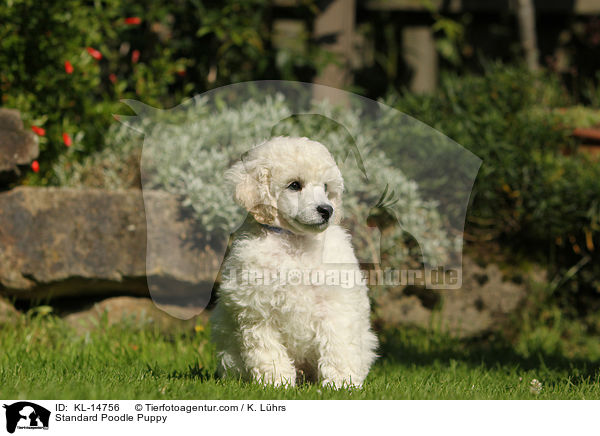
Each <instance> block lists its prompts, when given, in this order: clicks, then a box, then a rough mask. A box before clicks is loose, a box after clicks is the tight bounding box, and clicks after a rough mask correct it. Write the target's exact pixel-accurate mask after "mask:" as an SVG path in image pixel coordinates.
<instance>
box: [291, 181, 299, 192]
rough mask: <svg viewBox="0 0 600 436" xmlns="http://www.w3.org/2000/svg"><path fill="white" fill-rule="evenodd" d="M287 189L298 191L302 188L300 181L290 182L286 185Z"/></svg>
mask: <svg viewBox="0 0 600 436" xmlns="http://www.w3.org/2000/svg"><path fill="white" fill-rule="evenodd" d="M288 189H291V190H292V191H300V190H301V189H302V185H301V184H300V182H292V183H290V184H289V185H288Z"/></svg>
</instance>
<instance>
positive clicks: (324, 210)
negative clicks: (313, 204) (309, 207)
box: [317, 204, 333, 221]
mask: <svg viewBox="0 0 600 436" xmlns="http://www.w3.org/2000/svg"><path fill="white" fill-rule="evenodd" d="M317 212H319V213H320V214H321V216H322V217H323V219H324V220H325V221H329V217H331V214H332V213H333V207H331V206H330V205H328V204H322V205H321V206H317Z"/></svg>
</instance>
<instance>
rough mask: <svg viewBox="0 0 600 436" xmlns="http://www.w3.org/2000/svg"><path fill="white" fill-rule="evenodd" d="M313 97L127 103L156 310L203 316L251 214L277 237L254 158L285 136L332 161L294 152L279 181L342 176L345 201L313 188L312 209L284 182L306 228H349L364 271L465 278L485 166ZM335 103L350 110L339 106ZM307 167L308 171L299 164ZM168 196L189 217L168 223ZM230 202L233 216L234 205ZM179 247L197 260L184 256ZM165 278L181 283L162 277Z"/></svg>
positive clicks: (364, 103)
mask: <svg viewBox="0 0 600 436" xmlns="http://www.w3.org/2000/svg"><path fill="white" fill-rule="evenodd" d="M315 88H320V86H319V85H310V84H301V83H296V82H283V81H265V82H248V83H240V84H235V85H230V86H227V87H223V88H218V89H215V90H212V91H209V92H207V93H205V94H202V95H201V96H198V97H196V98H194V99H192V100H189V101H187V102H185V103H183V104H181V105H180V106H178V107H176V108H173V109H170V110H167V111H163V110H158V109H155V108H152V107H149V106H147V105H144V104H142V103H140V102H136V101H131V100H127V101H125V103H126V104H128V105H129V106H130V107H131V108H132V109H133V110H134V111H135V112H136V116H132V117H125V116H120V119H121V121H122V122H123V123H124V124H125V125H126V126H127V127H131V128H133V129H134V130H136V131H138V132H140V133H143V135H144V144H143V150H142V158H141V171H142V188H143V196H144V205H145V209H146V210H145V212H146V220H147V234H148V236H147V255H146V266H147V271H148V274H147V278H148V286H149V289H150V293H151V295H152V297H153V299H154V301H155V303H157V305H158V306H159V307H160V308H161V309H163V310H165V311H167V312H169V313H170V314H171V315H173V316H177V317H183V316H181V314H179V313H177V312H175V311H173V310H172V305H175V304H178V305H181V303H182V302H187V303H189V305H190V306H193V307H196V308H198V310H197V311H196V313H192V312H193V310H192V311H190V312H189V313H188V316H186V317H190V316H194V315H196V314H197V313H199V312H201V311H202V310H203V308H204V307H206V305H207V304H208V302H209V300H210V297H211V293H212V289H213V284H214V283H215V282H216V281H218V275H219V269H220V266H221V262H222V260H223V258H224V257H225V254H226V251H227V246H228V240H229V236H230V235H231V234H232V233H234V232H235V231H236V229H237V228H238V227H240V225H241V224H242V223H243V222H244V221H245V217H246V216H247V215H248V214H249V213H250V214H252V215H253V216H254V218H255V219H256V220H257V221H258V222H259V223H261V224H264V225H268V226H269V225H270V226H273V227H276V228H279V227H280V225H281V224H282V223H281V218H282V214H281V212H282V211H281V210H280V206H281V205H278V204H277V199H275V198H274V196H273V195H270V193H269V192H268V190H267V189H266V188H267V187H268V185H269V183H272V182H273V180H274V179H273V178H272V174H270V173H269V169H268V168H266V166H265V165H262V166H261V161H260V159H256V157H257V154H258V153H257V151H258V150H257V149H255V146H256V145H257V144H261V143H265V141H268V140H270V139H273V138H276V137H278V136H287V137H293V138H302V137H306V138H308V139H307V140H311V141H315V142H318V143H320V144H323V145H324V146H325V147H326V148H327V149H328V151H329V154H330V156H332V157H333V161H332V162H330V164H331V165H328V166H327V162H328V159H329V157H327V155H326V154H325V153H317V155H318V156H317V155H315V156H313V159H312V161H311V160H310V159H311V157H310V156H308V155H303V154H302V152H298V153H297V154H296V156H295V157H294V159H296V161H294V160H293V159H292V160H291V161H290V159H291V157H290V156H282V155H281V153H279V155H277V153H276V152H275V150H274V154H273V153H272V154H273V155H272V156H271V158H272V159H271V162H268V164H269V165H271V166H273V165H277V166H278V167H281V169H282V174H283V173H285V174H286V175H287V174H288V173H290V174H291V173H293V171H294V170H296V171H305V170H304V167H303V166H302V165H305V166H306V165H307V162H308V161H310V162H312V163H313V164H314V166H315V167H316V166H319V165H320V166H323V165H326V166H327V168H330V169H332V171H333V168H339V171H340V172H341V175H342V178H343V185H344V192H343V195H340V198H334V197H335V195H333V196H332V194H334V193H335V190H336V189H337V188H336V185H335V180H336V178H335V177H333V178H331V181H328V182H327V181H323V182H324V183H322V186H316V185H315V186H313V187H312V188H314V189H311V192H310V195H311V198H308V197H306V198H304V197H302V195H300V194H298V192H297V191H294V187H295V185H294V184H293V182H295V181H298V182H301V181H302V180H300V179H299V180H286V181H285V182H289V184H288V185H286V186H285V188H286V189H285V190H284V189H283V188H282V187H279V188H282V189H280V191H281V192H285V195H286V196H288V197H290V198H298V201H299V203H298V206H302V205H304V206H306V211H305V212H302V214H303V216H302V217H300V218H301V219H300V221H301V222H304V224H308V225H309V226H310V225H311V224H315V223H317V224H319V223H318V221H319V220H321V221H322V220H325V221H327V220H331V222H334V223H335V222H338V221H339V220H340V219H341V218H343V221H342V225H343V226H344V227H346V228H348V229H349V230H350V233H351V234H352V237H353V242H354V245H355V248H356V256H357V258H358V260H359V262H360V263H361V264H363V265H375V266H376V267H377V268H380V267H381V266H382V263H384V262H388V263H389V264H390V265H391V266H392V267H394V268H396V267H399V268H402V267H403V266H400V265H405V263H406V262H405V261H406V259H408V258H409V257H418V258H420V260H419V262H420V263H421V264H420V267H421V268H422V269H425V270H426V271H435V270H438V269H440V268H441V269H443V270H448V269H456V270H458V271H459V272H460V269H461V267H462V234H463V230H464V223H465V217H466V210H467V206H468V204H469V199H470V195H471V190H472V186H473V183H474V180H475V177H476V175H477V172H478V170H479V166H480V164H481V160H480V159H479V158H478V157H477V156H475V155H473V154H472V153H470V152H469V151H468V150H466V149H464V148H463V147H461V146H460V145H459V144H457V143H455V142H454V141H452V140H451V139H449V138H447V137H446V136H444V135H443V134H441V133H440V132H437V131H436V130H434V129H432V128H430V127H429V126H426V125H425V124H423V123H421V122H419V121H417V120H415V119H413V118H411V117H409V116H408V115H405V114H402V113H401V112H399V111H397V110H395V109H393V108H391V107H389V106H386V105H384V104H381V103H378V102H375V101H372V100H369V99H367V98H363V97H360V96H357V95H355V94H351V93H348V92H345V91H341V90H333V89H328V91H329V92H328V93H327V95H328V98H329V101H315V100H314V99H313V98H312V97H313V95H315V92H314V91H315ZM336 96H337V98H336ZM336 100H337V101H340V102H344V103H343V104H341V105H336ZM324 120H326V121H327V122H325V121H324ZM124 129H125V130H126V128H124ZM275 155H277V156H275ZM280 155H281V156H280ZM278 156H279V157H278ZM301 160H303V162H304V161H307V162H304V163H302V164H301V163H300V161H301ZM310 162H309V163H310ZM236 165H237V166H236ZM267 166H268V165H267ZM232 168H235V169H237V175H238V176H240V177H242V176H244V177H245V176H249V177H250V179H246V180H245V181H246V182H248V183H244V184H240V183H237V184H235V183H234V184H233V185H234V187H233V188H232V186H231V184H229V183H227V178H228V177H229V176H231V169H232ZM334 172H335V171H334ZM300 175H301V174H300ZM234 179H235V177H234ZM238 182H239V180H238ZM249 182H252V183H249ZM282 183H283V182H282ZM326 185H327V186H326ZM339 185H340V186H339V188H340V189H339V191H340V194H341V183H340V184H339ZM300 186H301V185H300ZM252 187H254V189H253V190H252V191H251V192H250V189H252ZM241 188H244V189H245V191H243V192H242V190H241ZM279 188H277V189H279ZM287 188H289V189H287ZM157 190H160V192H161V193H160V194H159V193H157ZM232 190H233V191H238V192H237V193H236V192H232ZM326 190H327V191H328V192H326ZM331 190H333V191H331ZM168 194H171V197H173V198H178V199H180V200H181V204H182V206H183V207H182V208H181V210H180V212H178V213H177V214H176V215H173V216H171V215H169V216H166V215H165V214H166V211H167V209H166V208H165V207H164V204H165V203H164V202H162V201H157V198H158V197H160V198H163V197H161V196H167V195H168ZM271 194H272V193H271ZM235 196H237V197H238V205H236V204H235V203H234V202H233V198H234V197H235ZM294 196H295V197H294ZM342 197H343V198H342ZM165 198H166V197H165ZM165 201H167V200H165ZM250 203H252V204H250ZM313 203H314V204H313ZM239 204H242V205H243V208H241V207H239ZM311 205H312V206H314V207H312V209H311V208H310V207H309V206H311ZM313 209H314V210H313ZM330 209H331V210H330ZM342 209H343V214H342V213H341V212H342ZM298 213H300V212H298ZM326 216H327V219H326ZM283 218H284V219H285V217H283ZM288 218H289V217H288ZM183 221H187V222H195V223H197V226H196V228H197V231H195V232H194V233H195V234H194V235H190V234H189V227H188V234H184V235H182V234H181V232H177V231H176V230H177V228H178V227H177V226H176V225H174V224H176V222H183ZM319 222H320V221H319ZM278 224H279V225H278ZM317 227H318V226H317ZM292 230H293V229H292ZM180 247H183V248H184V250H187V249H188V248H189V247H196V248H198V250H197V251H186V252H183V251H182V250H181V249H180ZM166 264H167V265H166ZM165 267H166V268H165ZM167 268H168V269H169V270H172V271H175V272H176V273H177V274H178V275H179V276H178V277H175V276H169V277H167V276H165V274H159V272H161V271H165V270H166V269H167ZM154 272H157V274H154ZM425 279H426V282H427V283H426V285H427V287H429V288H435V287H443V288H459V287H460V286H461V281H460V275H459V277H458V280H456V281H454V282H452V283H444V284H442V285H441V286H439V285H437V284H436V283H435V282H434V281H433V280H430V276H428V275H427V274H425ZM191 302H193V304H192V303H191Z"/></svg>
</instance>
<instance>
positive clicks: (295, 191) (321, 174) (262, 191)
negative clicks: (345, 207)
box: [227, 137, 344, 234]
mask: <svg viewBox="0 0 600 436" xmlns="http://www.w3.org/2000/svg"><path fill="white" fill-rule="evenodd" d="M227 177H228V179H229V180H230V181H232V182H233V184H234V185H235V198H236V200H237V202H238V203H239V204H240V205H241V206H243V207H244V208H246V209H247V210H248V211H249V212H250V213H251V214H252V215H253V216H254V218H255V219H256V221H258V222H259V223H261V224H267V225H271V226H277V227H282V228H284V229H287V230H289V231H291V232H293V233H296V234H305V233H318V232H322V231H323V230H325V229H326V228H327V227H328V226H329V224H331V223H335V224H338V223H339V222H340V220H341V218H342V211H341V205H342V191H343V189H344V183H343V180H342V175H341V172H340V170H339V168H338V167H337V165H336V164H335V161H334V159H333V157H332V156H331V154H330V153H329V151H328V150H327V148H325V146H323V145H322V144H320V143H318V142H316V141H311V140H309V139H308V138H290V137H277V138H273V139H271V140H269V141H267V142H265V143H263V144H261V145H259V146H257V147H255V148H253V149H252V150H250V151H249V152H248V153H246V154H245V155H244V156H243V157H242V160H241V162H238V163H236V164H235V165H234V166H233V167H232V168H231V169H230V170H229V171H228V173H227Z"/></svg>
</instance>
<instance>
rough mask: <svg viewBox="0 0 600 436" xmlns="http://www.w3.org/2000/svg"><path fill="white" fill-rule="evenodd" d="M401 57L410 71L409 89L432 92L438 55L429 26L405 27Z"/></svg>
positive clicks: (434, 85)
mask: <svg viewBox="0 0 600 436" xmlns="http://www.w3.org/2000/svg"><path fill="white" fill-rule="evenodd" d="M402 55H403V57H404V61H405V62H406V64H407V65H408V67H409V68H410V70H411V76H412V77H411V79H410V83H409V86H408V87H409V89H410V90H411V91H413V92H416V93H425V92H432V91H434V90H435V87H436V86H437V80H438V55H437V50H436V48H435V40H434V37H433V31H432V30H431V27H429V26H407V27H405V28H404V29H403V30H402Z"/></svg>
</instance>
